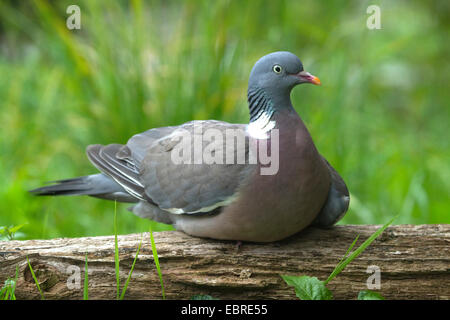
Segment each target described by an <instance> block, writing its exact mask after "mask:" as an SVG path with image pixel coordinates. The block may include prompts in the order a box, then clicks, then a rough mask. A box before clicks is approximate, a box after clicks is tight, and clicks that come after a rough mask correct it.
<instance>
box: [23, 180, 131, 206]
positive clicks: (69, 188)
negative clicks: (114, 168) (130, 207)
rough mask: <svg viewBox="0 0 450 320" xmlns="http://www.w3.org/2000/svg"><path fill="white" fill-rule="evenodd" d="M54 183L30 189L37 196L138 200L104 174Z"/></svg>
mask: <svg viewBox="0 0 450 320" xmlns="http://www.w3.org/2000/svg"><path fill="white" fill-rule="evenodd" d="M50 183H54V184H52V185H47V186H43V187H40V188H36V189H33V190H30V191H29V192H30V193H32V194H34V195H36V196H72V195H89V196H93V197H97V198H102V199H108V200H118V201H123V202H137V199H136V198H135V197H133V196H131V195H130V194H128V193H127V192H126V191H125V190H124V189H123V188H122V187H121V186H120V185H119V184H118V183H116V182H115V181H114V180H112V179H111V178H109V177H108V176H106V175H104V174H101V173H100V174H94V175H90V176H84V177H78V178H71V179H64V180H57V181H51V182H50Z"/></svg>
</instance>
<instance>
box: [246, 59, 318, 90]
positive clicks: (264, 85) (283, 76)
mask: <svg viewBox="0 0 450 320" xmlns="http://www.w3.org/2000/svg"><path fill="white" fill-rule="evenodd" d="M301 83H312V84H316V85H319V84H320V80H319V78H317V77H316V76H313V75H312V74H310V73H309V72H306V71H305V70H303V64H302V62H301V61H300V59H299V58H298V57H297V56H296V55H295V54H293V53H290V52H287V51H278V52H273V53H270V54H268V55H265V56H264V57H262V58H261V59H259V60H258V61H257V62H256V63H255V65H254V66H253V69H252V72H251V73H250V79H249V82H248V86H249V88H259V89H263V90H264V91H265V92H266V93H268V94H270V95H273V94H284V93H287V94H289V93H290V91H291V89H292V88H293V87H295V86H296V85H298V84H301Z"/></svg>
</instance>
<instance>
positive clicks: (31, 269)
mask: <svg viewBox="0 0 450 320" xmlns="http://www.w3.org/2000/svg"><path fill="white" fill-rule="evenodd" d="M27 262H28V267H29V268H30V271H31V276H32V277H33V279H34V283H36V287H37V288H38V290H39V293H40V294H41V299H42V300H45V298H44V294H43V293H42V290H41V287H40V286H39V282H38V281H37V278H36V275H35V274H34V271H33V268H32V267H31V264H30V260H28V256H27Z"/></svg>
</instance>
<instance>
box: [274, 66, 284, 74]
mask: <svg viewBox="0 0 450 320" xmlns="http://www.w3.org/2000/svg"><path fill="white" fill-rule="evenodd" d="M272 70H273V72H275V73H281V71H282V70H283V68H281V67H280V66H279V65H277V64H276V65H274V66H273V68H272Z"/></svg>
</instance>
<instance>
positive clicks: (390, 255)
mask: <svg viewBox="0 0 450 320" xmlns="http://www.w3.org/2000/svg"><path fill="white" fill-rule="evenodd" d="M379 227H380V226H374V225H366V226H351V225H347V226H336V227H334V228H332V229H328V230H321V229H315V228H309V229H307V230H305V231H304V232H301V233H300V234H298V235H295V236H293V237H291V238H288V239H286V240H283V241H280V242H276V243H270V244H254V243H244V244H243V245H242V246H241V248H240V249H239V251H237V249H236V248H237V247H236V243H235V242H231V241H216V240H209V239H199V238H193V237H190V236H187V235H185V234H183V233H179V232H175V231H173V232H171V231H168V232H156V233H154V238H155V243H156V248H157V250H158V256H159V262H160V265H161V270H162V276H163V280H164V288H165V293H166V297H167V298H168V299H189V298H190V297H192V296H193V295H198V294H209V295H211V296H213V297H215V298H219V299H296V296H295V293H294V289H293V288H292V287H288V286H287V285H286V284H285V283H284V281H283V280H282V279H281V277H280V275H282V274H287V275H310V276H316V277H318V278H319V279H322V280H325V279H326V278H327V277H328V275H329V274H330V273H331V271H332V270H333V269H334V267H335V266H336V264H337V263H338V262H339V260H340V259H341V257H342V256H343V255H344V253H345V252H346V250H347V248H348V247H349V245H350V244H351V243H352V241H353V240H354V239H355V237H356V236H357V235H360V238H359V241H358V243H357V245H356V247H357V246H358V245H359V244H361V243H362V242H363V241H364V240H365V239H366V238H368V237H369V236H370V235H371V234H372V233H373V232H374V231H375V230H377V229H378V228H379ZM140 239H141V235H140V234H131V235H124V236H119V256H120V280H121V286H123V284H124V283H125V280H126V278H127V276H128V272H129V270H130V268H131V265H132V262H133V259H134V256H135V254H136V251H137V247H138V244H139V241H140ZM449 241H450V225H418V226H413V225H398V226H393V227H390V228H388V229H386V230H385V231H384V233H383V234H382V235H381V236H380V237H379V238H378V239H377V240H376V241H374V242H373V243H372V244H371V245H370V246H369V247H368V248H367V249H366V250H365V251H364V252H363V253H362V254H361V255H360V256H359V257H358V258H356V259H355V260H354V261H352V262H351V263H350V264H349V265H348V266H347V267H346V268H345V270H344V271H343V272H342V273H341V274H339V275H338V276H337V277H336V278H335V279H334V280H332V281H331V282H330V283H329V284H328V287H329V289H330V290H331V291H332V292H333V294H334V297H335V298H336V299H355V298H356V297H357V294H358V292H359V291H360V290H365V289H367V285H366V281H367V279H368V277H369V276H370V275H371V274H369V273H367V272H366V271H367V267H368V266H371V265H376V266H378V267H379V268H380V270H381V289H379V290H375V291H377V292H380V293H381V294H382V295H384V296H385V297H386V298H387V299H449V297H450V273H449V269H450V264H449V262H450V254H449V253H450V247H449ZM356 247H355V248H356ZM86 252H87V256H88V270H89V271H88V276H89V286H88V288H89V298H90V299H115V297H116V278H115V268H114V236H104V237H88V238H76V239H52V240H27V241H7V242H0V283H1V284H3V283H4V281H5V280H6V279H7V278H8V277H10V278H14V275H15V270H16V266H18V268H19V269H18V270H19V273H18V274H19V277H18V282H17V288H16V296H17V298H18V299H40V295H39V292H38V290H37V287H36V285H35V284H34V280H33V278H32V276H31V273H30V270H29V267H28V265H27V260H26V257H27V256H28V258H29V260H30V263H31V265H32V268H33V270H34V272H35V273H36V275H37V278H38V281H39V283H40V286H41V289H42V290H43V294H44V296H45V298H46V299H82V296H83V282H84V264H85V254H86ZM78 270H79V273H78V276H79V277H78V280H79V288H76V287H77V282H76V280H77V271H78ZM68 283H69V285H68ZM125 298H128V299H161V287H160V282H159V277H158V274H157V271H156V268H155V264H154V261H153V255H152V249H151V245H150V239H149V234H148V233H146V234H144V238H143V244H142V248H141V251H140V254H139V257H138V261H137V262H136V266H135V269H134V272H133V274H132V278H131V281H130V284H129V286H128V289H127V292H126V295H125Z"/></svg>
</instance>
